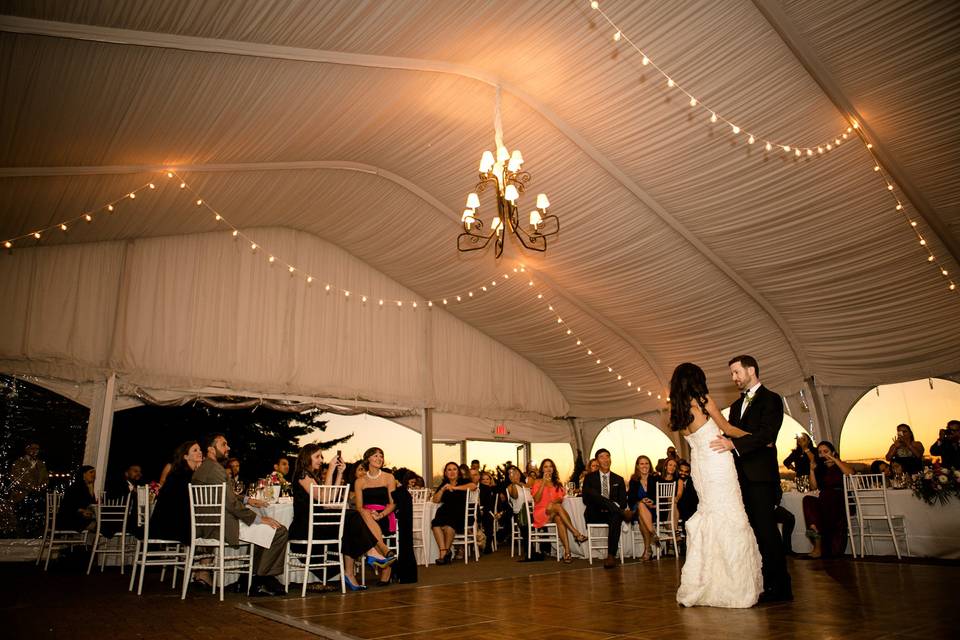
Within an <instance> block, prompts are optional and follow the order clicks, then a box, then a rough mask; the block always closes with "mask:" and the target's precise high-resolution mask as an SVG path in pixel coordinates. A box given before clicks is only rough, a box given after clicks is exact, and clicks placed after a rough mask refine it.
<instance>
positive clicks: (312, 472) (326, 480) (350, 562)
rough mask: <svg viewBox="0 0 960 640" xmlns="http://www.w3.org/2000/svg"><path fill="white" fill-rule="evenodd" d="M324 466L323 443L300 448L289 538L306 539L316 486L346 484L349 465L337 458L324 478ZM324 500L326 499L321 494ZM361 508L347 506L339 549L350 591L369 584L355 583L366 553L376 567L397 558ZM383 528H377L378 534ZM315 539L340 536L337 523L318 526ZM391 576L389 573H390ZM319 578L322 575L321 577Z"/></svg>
mask: <svg viewBox="0 0 960 640" xmlns="http://www.w3.org/2000/svg"><path fill="white" fill-rule="evenodd" d="M322 465H323V452H322V451H321V450H320V445H318V444H316V443H310V444H307V445H304V447H303V448H302V449H300V454H299V455H298V456H297V462H296V467H295V468H294V475H293V483H292V486H293V522H292V523H291V524H290V538H291V539H294V540H306V539H307V536H308V527H309V521H310V490H311V487H312V486H313V485H319V484H324V485H327V486H336V485H339V484H342V483H343V474H344V470H345V469H346V467H347V465H346V464H345V463H344V462H343V459H342V458H340V457H337V458H335V459H334V460H333V462H332V463H331V464H330V465H328V466H327V471H326V474H325V476H324V477H323V479H322V480H321V476H320V469H321V467H322ZM320 498H321V499H327V498H325V496H323V495H321V496H320ZM361 513H362V510H361V511H354V510H351V509H348V510H347V511H346V512H345V513H344V520H343V535H342V536H341V538H340V551H341V553H342V554H343V568H344V580H345V581H346V584H347V587H348V588H349V589H350V590H351V591H362V590H364V589H366V587H364V586H362V585H357V584H354V582H353V580H352V577H353V575H354V573H355V572H354V562H355V561H357V560H359V559H360V558H362V557H363V556H364V554H366V556H367V558H368V560H367V562H368V563H369V564H370V565H371V566H372V567H373V568H375V569H377V568H387V567H389V566H390V565H391V564H392V563H393V561H394V560H395V559H396V558H394V557H391V558H387V553H388V552H389V549H388V548H387V545H386V544H384V542H383V539H382V538H380V539H378V538H377V536H376V535H374V533H373V532H372V531H371V529H370V527H369V526H368V525H367V523H366V521H365V519H364V516H362V515H361ZM379 531H380V529H379V527H378V528H377V532H378V533H379ZM313 535H314V538H319V539H327V540H329V539H332V538H336V536H337V528H336V525H335V524H326V525H322V526H318V527H317V528H316V529H314V532H313ZM388 575H389V574H388ZM318 577H319V576H318ZM307 590H308V591H314V592H320V591H327V590H328V589H327V588H326V587H325V586H324V585H323V584H322V583H314V584H310V585H308V586H307Z"/></svg>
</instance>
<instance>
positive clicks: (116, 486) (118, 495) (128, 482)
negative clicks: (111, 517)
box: [101, 463, 143, 538]
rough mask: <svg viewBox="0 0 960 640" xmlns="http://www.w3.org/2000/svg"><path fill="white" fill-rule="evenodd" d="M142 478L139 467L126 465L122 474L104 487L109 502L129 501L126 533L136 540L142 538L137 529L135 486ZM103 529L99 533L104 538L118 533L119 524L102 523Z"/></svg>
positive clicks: (137, 465)
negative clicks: (132, 535) (135, 537)
mask: <svg viewBox="0 0 960 640" xmlns="http://www.w3.org/2000/svg"><path fill="white" fill-rule="evenodd" d="M142 477H143V472H142V471H141V470H140V465H139V464H136V463H134V464H131V465H128V466H127V468H126V469H125V470H124V471H123V473H122V474H120V475H118V476H114V477H113V479H112V480H111V481H110V482H109V483H108V484H107V486H105V487H104V493H106V495H107V498H110V499H111V500H126V499H127V498H129V499H130V502H129V503H128V504H127V531H128V532H129V533H131V534H134V535H136V536H137V537H138V538H140V537H142V536H141V533H142V531H141V530H140V529H139V528H138V527H137V486H138V485H139V484H140V479H141V478H142ZM103 527H104V530H103V531H101V533H103V535H105V536H111V535H113V534H114V533H117V532H119V531H120V524H119V523H113V522H111V523H104V525H103Z"/></svg>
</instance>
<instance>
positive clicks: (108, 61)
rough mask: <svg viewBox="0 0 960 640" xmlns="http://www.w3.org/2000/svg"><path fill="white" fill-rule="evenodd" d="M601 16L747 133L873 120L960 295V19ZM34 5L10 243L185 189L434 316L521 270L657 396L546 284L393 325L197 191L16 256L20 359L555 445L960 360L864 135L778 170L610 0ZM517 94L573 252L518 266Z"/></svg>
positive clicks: (319, 265)
mask: <svg viewBox="0 0 960 640" xmlns="http://www.w3.org/2000/svg"><path fill="white" fill-rule="evenodd" d="M602 4H603V7H604V10H605V11H606V12H607V13H608V14H610V15H611V16H612V17H613V18H615V19H616V20H617V22H618V24H620V25H621V26H622V27H623V29H624V31H625V32H626V33H628V34H629V35H630V37H631V38H633V39H634V40H635V41H637V42H638V43H640V44H641V45H642V47H643V49H644V51H645V52H647V53H648V54H649V55H650V57H651V58H653V59H655V60H656V61H657V64H658V65H660V66H661V67H662V68H664V69H665V70H667V71H668V72H669V73H670V74H671V75H672V76H673V77H675V78H677V79H678V81H680V82H681V83H682V84H683V86H684V87H685V88H687V89H688V90H691V91H693V92H694V93H695V94H696V95H698V96H700V97H701V98H702V99H704V100H709V103H710V104H711V105H712V106H713V107H714V108H716V109H717V110H718V111H720V112H722V113H723V114H724V115H726V116H728V117H730V118H732V119H734V120H735V121H736V122H742V123H743V126H744V127H747V126H749V128H750V130H751V131H758V132H764V134H765V135H768V136H769V137H770V138H772V139H775V140H782V141H790V142H793V143H794V144H801V145H811V144H812V145H815V144H817V143H818V142H820V141H822V140H824V139H827V138H829V137H832V136H833V135H835V133H836V132H837V131H838V130H841V129H842V128H843V127H845V126H847V120H846V119H845V114H844V113H843V112H841V111H840V110H839V109H838V106H837V105H838V103H848V104H850V105H852V106H853V107H854V108H855V109H856V111H857V113H858V115H859V118H860V121H861V122H862V123H863V124H864V127H865V129H867V130H868V131H869V133H870V134H872V135H873V136H875V138H873V140H875V144H876V147H877V150H878V152H882V158H883V160H884V161H885V163H886V164H885V167H884V169H885V171H888V172H889V173H890V174H891V175H894V176H895V177H896V179H897V185H898V186H897V188H898V193H899V194H900V196H901V198H903V199H904V201H905V202H906V203H907V206H908V211H909V213H910V215H912V216H914V217H915V218H916V219H917V220H918V221H919V225H920V226H919V228H920V230H921V232H922V233H923V234H924V237H926V238H927V239H928V242H929V243H930V246H931V247H932V249H933V250H934V252H935V253H936V254H937V256H938V257H940V258H941V259H942V261H943V263H944V265H945V266H946V267H947V268H948V269H949V270H950V271H953V272H960V268H958V266H957V262H956V256H957V252H958V246H960V242H958V232H957V229H958V227H957V223H958V218H960V179H958V177H957V173H956V170H955V169H956V167H957V166H958V165H960V151H958V149H960V128H958V126H957V125H958V103H960V64H958V63H960V59H958V55H957V53H956V52H955V47H952V46H951V44H952V41H953V40H954V39H955V36H956V33H957V28H958V26H960V18H958V12H957V11H956V10H955V9H954V8H952V5H951V4H950V3H942V2H907V1H905V0H904V1H901V2H890V1H887V2H874V1H870V2H867V1H866V0H862V1H858V2H852V3H834V2H827V1H825V0H810V1H806V2H800V1H798V0H789V1H785V2H779V1H777V0H755V1H754V2H749V1H742V2H741V1H734V2H724V3H704V2H692V1H681V2H670V3H660V2H652V1H651V2H633V1H630V2H628V1H626V0H622V1H613V0H609V1H606V2H603V3H602ZM2 7H3V9H2V10H3V12H4V14H5V15H2V16H0V100H2V104H3V105H4V107H3V109H2V111H0V239H4V238H8V237H15V236H20V235H22V234H24V233H29V232H32V231H33V230H35V229H36V228H42V227H47V226H49V225H51V224H54V223H56V222H58V221H60V220H61V219H65V218H72V217H74V216H75V215H77V214H78V213H80V212H82V211H85V210H87V209H88V208H90V207H94V206H97V205H99V204H101V203H103V202H106V201H108V200H112V199H114V198H116V197H117V196H118V195H121V194H123V193H124V192H126V191H129V190H130V189H133V188H136V187H137V186H140V185H142V184H143V183H144V182H146V181H147V180H150V179H159V178H157V174H156V173H155V171H156V170H157V169H159V168H161V167H164V166H175V167H177V168H178V171H180V172H181V173H182V174H183V175H184V176H185V177H186V179H187V180H189V182H190V184H191V186H193V187H195V188H196V189H198V190H199V191H200V192H201V193H202V194H203V197H204V198H206V199H207V200H208V201H209V202H211V203H213V204H214V205H215V206H216V208H217V209H218V210H220V211H223V213H224V214H225V215H226V216H227V217H228V218H229V219H230V220H231V221H232V222H233V223H234V224H236V225H237V226H239V227H241V228H242V229H243V230H244V231H245V232H247V233H249V234H250V235H251V236H252V237H254V238H257V239H258V242H260V243H261V244H263V245H265V246H269V247H270V250H271V251H273V252H275V253H277V255H281V256H283V257H284V258H285V259H286V260H288V261H290V262H293V263H295V264H297V265H298V266H300V265H303V266H304V267H306V266H309V267H310V268H311V269H314V270H316V271H317V273H318V277H319V278H321V279H325V280H330V281H333V282H334V283H335V284H336V285H337V286H340V287H342V288H345V289H351V290H355V291H365V292H368V293H370V294H372V295H374V296H380V295H382V296H389V297H406V298H410V299H421V300H428V299H432V300H438V299H440V298H442V297H443V296H445V295H451V294H456V293H462V292H464V291H466V290H468V289H476V288H477V287H478V286H479V285H481V284H483V283H484V282H486V281H489V280H491V279H493V278H496V277H498V276H500V275H501V274H503V273H506V272H511V271H510V270H511V269H512V268H513V267H514V266H516V265H518V264H524V265H526V267H527V268H528V269H529V270H530V273H531V274H532V277H533V278H534V280H535V281H536V288H535V290H536V291H540V292H543V293H544V295H545V297H546V299H548V300H550V301H552V303H553V304H554V305H555V307H556V309H557V311H558V312H559V313H560V314H561V315H562V316H563V318H564V321H565V322H566V323H567V324H568V325H569V326H571V327H574V328H575V329H576V331H577V333H578V334H579V335H580V336H581V337H582V338H583V339H584V340H585V342H586V343H587V344H589V345H590V346H591V348H592V349H593V350H594V351H595V352H596V354H599V355H600V356H602V357H603V358H604V359H605V363H604V364H605V365H606V364H607V363H609V364H610V365H612V366H613V367H615V368H616V370H617V371H618V372H622V374H624V376H625V379H626V378H629V379H630V380H631V382H632V383H633V384H635V385H639V386H641V387H642V388H643V389H649V390H653V391H654V393H653V395H649V396H648V395H647V394H646V393H636V392H635V391H634V390H633V387H629V388H628V387H627V386H626V384H625V382H624V381H622V380H621V381H619V382H618V381H617V380H616V379H615V378H614V377H613V376H612V375H611V374H609V373H608V372H607V369H606V368H605V366H604V367H600V366H597V365H596V364H595V361H594V358H593V357H588V356H587V355H586V353H585V350H584V349H583V348H578V347H577V346H576V345H575V344H574V343H573V341H572V340H571V339H570V338H569V337H568V336H566V335H565V334H564V333H563V330H562V328H560V327H558V326H557V325H556V323H555V316H552V314H550V313H549V312H548V311H547V310H546V309H545V308H544V306H543V304H542V303H541V302H538V301H537V300H536V299H535V298H534V296H533V295H532V294H531V290H530V289H529V288H528V287H527V286H526V284H525V282H522V281H520V280H519V279H514V280H512V281H511V282H510V283H509V284H508V285H506V286H500V287H498V288H497V291H496V293H491V294H489V295H484V296H479V297H478V298H477V299H473V300H471V301H469V302H465V303H463V304H460V305H458V306H456V307H453V308H449V309H448V311H449V313H447V312H444V311H440V310H439V309H434V310H432V311H427V310H424V309H419V310H418V311H413V310H410V309H405V310H403V311H398V310H379V309H367V310H363V309H360V308H359V306H358V305H357V303H356V300H352V301H344V300H341V299H339V298H337V297H335V296H334V297H327V296H323V295H318V292H317V291H312V292H308V291H307V290H306V287H305V284H304V283H303V282H302V281H301V280H296V279H292V278H289V277H288V276H287V275H286V273H283V272H282V269H277V268H271V267H268V266H267V265H266V263H265V261H264V259H263V256H262V255H256V254H251V253H250V252H249V251H248V250H244V249H243V248H242V247H240V246H239V245H238V244H237V243H235V242H233V240H232V239H231V238H230V236H229V232H227V231H225V230H224V227H223V226H222V225H218V223H217V222H216V221H214V220H213V218H212V216H209V215H205V212H204V211H203V210H202V209H199V208H197V207H195V206H191V205H190V202H189V199H188V198H186V197H184V195H183V194H182V193H177V192H176V191H177V190H176V189H166V188H163V189H158V190H157V191H156V192H152V193H148V194H145V195H144V196H143V197H142V198H138V199H137V200H136V201H135V202H125V203H123V204H122V205H121V206H120V207H119V208H118V211H117V212H115V213H114V214H112V215H110V216H104V215H98V216H97V217H96V219H95V220H94V222H93V223H91V224H87V225H80V226H77V227H74V228H71V229H70V230H69V233H68V234H66V235H58V234H47V235H45V236H44V237H43V238H42V240H41V241H40V242H34V241H22V242H19V243H18V246H17V248H16V250H15V251H14V253H13V254H12V255H9V256H7V255H4V256H2V257H0V296H2V297H0V299H2V300H4V305H3V307H2V310H0V322H2V326H3V327H4V329H3V331H2V335H0V365H2V367H3V369H4V370H6V371H9V372H16V373H23V374H34V375H43V376H48V377H51V378H57V379H61V380H67V381H72V382H83V381H89V380H97V379H101V378H102V377H103V375H104V374H105V373H107V372H109V371H116V372H117V373H118V375H119V376H120V379H121V380H123V381H125V382H126V383H128V384H130V385H140V386H143V387H144V388H151V389H155V390H160V389H178V390H184V391H189V390H197V389H200V388H207V387H218V388H225V389H230V390H234V391H241V392H246V393H251V394H271V395H274V396H284V395H290V396H322V397H327V398H342V399H351V398H352V399H357V398H360V399H365V400H369V401H373V402H378V403H384V404H387V405H390V404H395V405H397V406H405V407H410V408H414V409H416V408H420V407H424V406H433V407H436V408H438V410H439V412H445V413H448V414H451V415H461V416H472V417H476V418H481V419H483V420H496V419H501V418H505V417H513V418H516V419H518V420H528V421H530V424H531V425H535V424H539V422H538V421H543V420H549V418H552V417H563V416H576V417H579V418H584V419H589V420H592V421H600V422H602V421H603V420H605V419H609V418H615V417H622V416H630V415H643V416H647V417H648V419H649V418H650V417H651V416H656V415H657V412H659V411H662V410H663V408H664V407H665V405H664V403H663V401H658V400H657V398H656V393H657V392H659V393H661V394H662V393H664V391H665V389H666V387H667V384H668V381H669V375H670V372H671V371H672V369H673V367H674V366H675V365H676V364H677V363H679V362H682V361H685V360H692V361H695V362H698V363H700V364H701V365H702V366H703V367H704V368H705V369H706V371H707V373H708V376H709V378H710V381H711V382H712V384H713V386H714V388H715V389H716V391H717V393H718V395H720V397H721V399H726V400H729V399H730V398H731V395H732V392H733V388H732V386H731V385H730V384H729V382H728V381H727V376H726V362H727V360H728V359H729V357H730V356H732V355H734V354H736V353H740V352H749V353H752V354H754V355H755V356H756V357H758V359H759V360H760V362H761V364H762V369H763V377H764V380H765V382H766V383H767V384H768V385H769V386H771V387H773V388H774V389H777V390H780V391H782V392H783V393H785V394H795V393H796V392H798V391H799V390H800V389H803V388H806V389H807V391H808V392H810V386H809V384H807V386H806V387H805V384H804V381H805V380H809V379H810V378H814V379H815V381H816V384H817V385H818V387H819V390H818V393H826V394H827V395H828V396H829V393H830V389H831V388H834V387H836V388H844V389H866V388H868V387H870V386H873V385H875V384H879V383H890V382H897V381H902V380H908V379H914V378H918V377H926V376H931V375H949V374H954V373H956V372H957V371H958V370H960V366H958V364H957V363H958V362H960V340H958V339H957V322H956V318H957V309H958V305H960V302H958V301H960V298H958V295H957V294H956V292H950V291H948V290H947V287H946V282H945V279H944V278H943V277H941V276H940V275H939V274H938V273H937V272H936V270H934V269H933V268H932V267H931V266H930V265H929V264H928V263H927V262H926V260H925V257H926V255H925V253H924V252H923V251H922V249H921V247H920V246H919V245H918V244H917V242H916V239H915V238H914V236H913V235H912V232H911V230H910V228H909V227H908V226H907V225H906V224H905V222H904V220H903V218H902V216H901V215H900V214H898V213H897V212H895V211H894V210H893V206H892V203H891V200H890V198H889V194H887V193H886V191H885V189H884V187H883V183H882V181H880V180H879V179H878V176H877V175H876V174H875V173H874V172H873V171H872V170H871V168H872V162H871V160H870V158H869V156H868V154H867V152H866V150H865V149H864V147H863V145H861V144H860V143H858V142H856V141H853V140H851V141H850V142H848V143H845V144H844V145H842V146H841V147H840V148H839V149H837V150H834V151H833V152H831V153H830V154H828V155H827V156H825V157H815V158H813V159H810V160H807V159H805V158H802V159H795V158H793V157H787V156H785V155H784V154H779V153H773V154H766V153H764V152H763V150H762V149H761V148H759V145H755V146H752V147H748V146H747V145H746V144H745V141H744V140H743V139H736V138H734V137H733V136H732V135H731V132H730V131H729V129H728V128H725V127H721V126H719V125H711V124H710V123H709V122H708V121H707V120H706V119H705V118H703V117H702V112H700V111H691V110H690V109H689V108H688V107H687V106H686V100H685V98H683V96H682V95H678V94H671V93H670V90H669V89H668V88H667V87H666V85H665V84H664V83H662V82H660V77H659V76H655V75H652V74H651V73H649V72H648V70H646V71H645V68H644V67H643V66H642V65H641V64H640V61H639V59H638V57H637V56H636V55H634V54H632V53H631V52H630V51H629V50H628V49H626V48H624V47H623V46H622V45H618V44H616V43H614V42H613V41H612V39H611V37H610V36H611V35H612V34H611V33H608V31H609V29H608V27H607V26H605V24H604V23H603V22H602V21H601V20H598V18H597V14H596V13H595V12H592V11H591V10H590V7H589V3H588V2H547V1H541V2H535V1H529V2H493V1H490V2H476V1H473V0H471V1H469V2H468V1H448V0H445V1H436V2H423V1H402V0H398V1H393V2H355V1H353V0H344V1H341V2H322V3H316V2H286V1H279V0H278V1H269V0H258V1H253V0H250V1H245V2H244V1H241V2H235V1H231V2H191V1H188V0H164V1H160V0H157V1H147V2H136V3H133V2H131V3H119V4H118V3H115V2H97V1H88V2H71V3H43V4H39V3H32V2H5V3H3V5H2ZM771 16H772V17H771ZM891 39H892V40H893V41H895V43H896V45H895V46H891V44H890V42H891ZM497 83H499V84H501V85H502V87H503V122H504V130H505V131H504V133H505V143H506V144H507V146H508V147H509V148H511V149H512V148H515V147H518V148H520V149H522V151H523V155H524V158H525V159H526V166H525V168H526V169H528V170H530V171H531V172H532V174H533V184H532V186H531V189H532V191H533V193H536V192H540V191H545V192H547V193H548V194H549V195H550V200H551V202H552V204H553V206H552V209H551V211H552V212H553V213H556V214H557V215H558V216H559V217H560V219H561V224H562V232H561V234H560V236H559V238H558V239H557V240H556V242H554V243H553V244H552V245H551V248H550V250H549V252H548V253H547V254H546V255H545V256H540V255H522V254H520V253H519V251H518V250H517V249H516V247H515V246H508V251H507V253H506V254H505V258H504V259H503V260H502V261H501V264H499V265H498V264H495V262H494V260H493V257H492V255H469V256H465V255H459V254H457V252H456V250H455V235H456V233H457V229H458V221H459V212H460V210H461V209H462V202H463V199H464V197H465V195H466V193H467V192H468V191H470V190H472V188H473V183H474V180H475V178H474V176H475V172H476V165H477V162H478V160H479V157H480V153H481V152H482V151H483V150H484V149H488V148H491V146H492V144H493V131H492V112H493V97H494V85H495V84H497ZM838 92H839V96H838ZM528 197H530V196H528ZM36 245H39V246H36ZM320 274H322V275H320ZM815 397H819V396H817V394H811V401H813V400H814V399H815ZM826 404H829V402H828V403H826ZM829 417H830V418H831V419H834V420H842V416H833V415H831V416H829ZM463 424H464V425H466V423H465V422H464V423H463ZM545 424H552V428H553V429H555V432H556V434H559V435H557V436H556V437H557V438H560V439H563V438H566V437H567V436H568V423H567V422H566V421H555V423H550V422H546V423H545ZM597 424H599V423H597ZM463 428H464V429H467V430H469V429H470V428H469V427H467V426H464V427H463ZM531 430H532V431H536V429H535V428H533V427H531ZM587 444H588V445H589V443H587Z"/></svg>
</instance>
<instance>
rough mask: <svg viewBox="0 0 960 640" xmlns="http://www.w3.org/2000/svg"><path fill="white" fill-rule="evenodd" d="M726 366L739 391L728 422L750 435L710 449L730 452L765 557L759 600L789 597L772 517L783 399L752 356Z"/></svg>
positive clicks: (721, 440)
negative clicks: (763, 379) (766, 384)
mask: <svg viewBox="0 0 960 640" xmlns="http://www.w3.org/2000/svg"><path fill="white" fill-rule="evenodd" d="M729 367H730V375H731V377H732V378H733V382H734V384H736V385H737V388H738V389H740V391H741V394H740V399H739V400H737V401H736V402H734V403H733V405H731V407H730V417H729V421H730V424H732V425H734V426H735V427H740V428H741V429H743V430H744V431H747V432H748V435H745V436H742V437H740V438H736V439H735V440H730V439H728V438H725V437H723V436H718V437H717V438H716V439H715V440H714V441H713V442H711V443H710V447H711V448H712V449H714V450H715V451H733V452H734V461H735V463H736V466H737V475H738V476H739V478H740V492H741V493H742V495H743V506H744V509H745V510H746V512H747V518H748V519H749V520H750V526H751V527H752V528H753V532H754V535H756V537H757V546H758V547H759V548H760V556H761V557H762V558H763V593H762V594H761V595H760V602H775V601H780V600H792V599H793V590H792V587H791V582H790V574H789V573H788V572H787V560H786V556H785V555H784V549H783V540H782V538H781V537H780V531H779V530H778V529H777V521H776V508H777V505H778V504H779V503H780V471H779V465H778V463H777V447H776V442H777V434H778V433H779V432H780V425H781V424H782V423H783V400H782V399H781V398H780V396H779V395H777V394H776V393H774V392H773V391H771V390H770V389H767V388H766V387H764V386H763V385H762V384H761V383H760V365H759V364H758V363H757V361H756V359H755V358H753V357H752V356H748V355H742V356H737V357H735V358H733V359H732V360H730V362H729Z"/></svg>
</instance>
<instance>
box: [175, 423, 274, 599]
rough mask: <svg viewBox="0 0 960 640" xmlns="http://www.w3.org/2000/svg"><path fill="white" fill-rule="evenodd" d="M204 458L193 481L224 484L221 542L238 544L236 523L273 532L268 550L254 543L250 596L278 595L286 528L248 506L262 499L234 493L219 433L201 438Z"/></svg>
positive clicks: (226, 451)
mask: <svg viewBox="0 0 960 640" xmlns="http://www.w3.org/2000/svg"><path fill="white" fill-rule="evenodd" d="M203 445H204V447H205V448H206V458H205V459H204V461H203V463H202V464H201V465H200V466H199V467H198V468H197V470H196V471H194V472H193V482H194V484H223V483H224V482H226V483H227V491H226V492H225V496H224V497H225V499H226V514H225V522H224V541H225V542H226V544H228V545H235V544H239V543H240V522H241V521H243V522H245V523H246V524H248V525H251V524H260V523H263V524H267V525H269V526H271V527H273V528H274V529H275V530H276V531H275V533H274V534H273V542H272V543H271V544H270V548H269V549H264V548H263V547H260V546H256V545H254V551H253V572H254V579H253V586H252V587H251V591H250V595H282V594H284V593H285V591H284V588H283V585H282V584H280V581H279V580H277V578H276V576H278V575H280V574H281V573H282V572H283V561H284V554H285V553H286V548H287V528H286V527H284V526H283V525H282V524H280V523H279V522H277V521H276V520H274V519H273V518H271V517H269V516H261V515H260V514H258V513H257V512H256V511H254V510H253V509H250V508H249V507H248V506H246V505H250V506H252V507H265V506H267V503H266V502H263V501H262V500H255V499H253V498H247V497H245V496H238V495H236V494H235V493H234V492H233V490H232V488H233V485H232V484H231V483H230V482H228V479H227V471H226V469H224V467H223V464H224V463H225V462H226V461H227V456H228V455H229V453H230V445H228V444H227V438H226V437H225V436H224V435H223V434H222V433H214V434H211V435H209V436H207V437H206V438H204V441H203ZM198 534H199V535H201V536H205V535H206V536H214V535H216V531H207V532H203V531H199V532H198Z"/></svg>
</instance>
